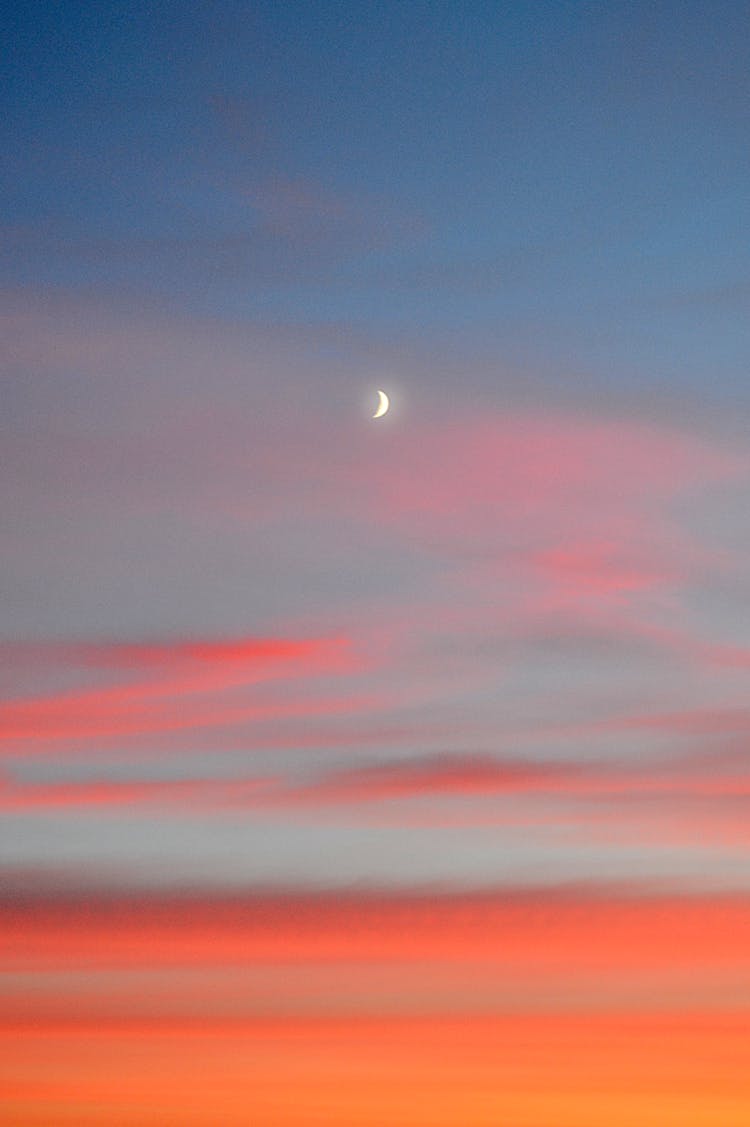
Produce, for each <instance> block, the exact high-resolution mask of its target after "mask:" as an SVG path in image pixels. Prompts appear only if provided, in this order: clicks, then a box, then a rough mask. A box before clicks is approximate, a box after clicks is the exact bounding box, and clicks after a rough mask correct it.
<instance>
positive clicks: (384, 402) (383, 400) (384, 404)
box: [372, 390, 391, 419]
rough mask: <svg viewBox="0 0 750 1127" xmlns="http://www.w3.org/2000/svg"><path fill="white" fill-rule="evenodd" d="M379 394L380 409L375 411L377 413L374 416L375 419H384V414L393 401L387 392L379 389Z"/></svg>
mask: <svg viewBox="0 0 750 1127" xmlns="http://www.w3.org/2000/svg"><path fill="white" fill-rule="evenodd" d="M378 395H379V397H380V398H379V401H378V409H377V411H376V412H375V414H374V415H373V416H372V417H373V419H382V417H383V415H384V414H385V413H386V411H387V410H388V408H389V407H390V405H391V401H390V399H389V398H388V396H387V395H386V394H385V392H384V391H380V390H379V391H378Z"/></svg>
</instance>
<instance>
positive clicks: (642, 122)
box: [1, 2, 750, 393]
mask: <svg viewBox="0 0 750 1127" xmlns="http://www.w3.org/2000/svg"><path fill="white" fill-rule="evenodd" d="M749 31H750V16H749V15H748V11H747V6H746V5H745V4H742V3H715V4H711V5H707V4H696V3H685V2H683V3H624V4H620V3H618V4H614V3H613V4H609V3H591V4H589V3H580V2H579V3H560V2H555V3H552V2H543V3H535V4H528V3H504V4H497V3H478V2H475V3H466V4H448V3H431V4H428V3H409V4H400V3H383V4H377V5H373V4H367V3H351V2H349V3H315V4H307V3H286V4H278V3H255V4H240V3H219V4H213V5H204V4H197V3H184V2H181V3H161V4H157V5H153V4H141V3H132V4H127V5H124V4H120V5H118V4H80V3H78V4H73V3H60V4H54V5H38V6H31V5H19V6H18V7H17V10H16V12H15V13H10V15H9V17H8V18H7V20H6V27H5V32H4V37H5V40H6V47H7V48H9V51H8V55H7V62H6V66H5V72H4V86H5V93H4V97H3V102H4V106H5V111H4V115H3V124H2V131H3V151H4V154H5V160H4V162H3V164H4V171H3V174H2V182H1V184H2V204H3V217H4V218H3V225H4V239H3V242H4V251H3V258H2V264H3V268H4V276H5V284H6V286H8V285H9V286H10V287H32V288H34V289H39V288H42V289H45V288H49V287H52V288H63V289H66V290H67V289H72V290H84V291H89V290H92V289H93V290H95V291H96V292H97V293H109V294H111V295H112V297H113V300H117V299H118V297H119V296H121V295H125V296H127V297H128V299H130V300H132V299H133V297H134V296H135V297H136V298H138V299H139V300H146V301H159V302H166V303H167V304H169V305H177V306H183V305H184V306H185V307H186V308H187V309H189V310H191V311H194V312H196V311H197V312H205V313H210V314H213V315H220V316H226V317H229V318H239V319H245V318H251V319H264V318H266V319H271V320H273V321H274V322H287V321H290V322H294V323H298V322H301V323H303V324H307V323H310V322H313V323H315V322H324V323H330V322H332V323H334V324H338V323H350V322H351V323H354V324H355V325H357V326H360V327H363V328H365V329H366V330H367V331H372V332H373V333H374V334H375V335H376V336H385V337H386V338H389V337H391V336H393V335H394V334H397V335H403V334H405V335H406V336H407V337H409V339H412V338H413V339H415V340H417V341H421V342H424V341H427V342H433V343H435V342H442V341H446V340H450V341H452V342H453V343H454V344H455V343H456V342H459V347H465V348H468V349H476V348H480V349H485V350H486V349H489V350H490V353H491V354H493V355H498V356H502V357H504V358H505V359H506V360H508V361H509V362H511V363H517V364H518V363H522V364H525V365H529V364H530V365H531V366H532V367H533V366H537V367H538V368H539V369H540V370H542V371H545V372H548V373H549V372H555V371H557V370H559V371H561V372H563V371H564V372H570V371H573V370H581V371H583V372H590V371H592V370H596V371H597V372H598V378H600V379H606V373H605V372H604V371H603V368H604V367H605V366H606V367H607V368H608V369H609V370H610V371H611V372H612V373H613V374H614V375H616V378H617V379H619V380H633V381H634V382H635V383H636V384H640V383H641V382H649V381H655V382H657V383H659V382H661V381H666V383H667V384H669V383H670V382H671V381H673V380H679V381H681V382H685V383H686V384H691V385H697V386H700V384H701V381H702V380H704V379H707V378H710V379H711V380H712V381H713V380H716V379H719V380H721V379H722V377H726V383H727V389H728V390H729V389H730V388H731V389H733V391H734V392H735V393H736V392H738V391H739V383H740V381H742V379H743V374H744V371H745V370H746V365H747V360H748V352H749V351H750V337H749V336H748V332H747V329H746V328H745V327H744V326H742V325H739V324H738V322H739V321H740V320H744V321H745V322H746V321H747V318H743V317H742V314H743V313H744V312H745V311H746V309H747V303H748V293H749V292H750V291H749V286H750V282H749V281H748V280H749V279H750V240H749V239H748V238H747V214H748V200H750V169H748V145H747V138H748V133H749V130H748V125H750V67H749V66H748V62H749V61H750V60H749V58H748V56H749V55H750V49H749V48H748V42H749V40H748V32H749ZM605 362H606V363H605ZM709 364H710V367H711V371H710V373H709V372H708V370H707V365H709Z"/></svg>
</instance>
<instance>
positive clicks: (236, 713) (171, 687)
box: [0, 638, 361, 752]
mask: <svg viewBox="0 0 750 1127" xmlns="http://www.w3.org/2000/svg"><path fill="white" fill-rule="evenodd" d="M3 649H4V651H5V654H6V657H10V656H12V658H13V659H14V663H15V664H16V665H21V666H23V665H24V664H26V665H27V666H28V665H30V666H31V667H32V669H33V668H35V667H37V668H38V667H42V668H43V667H45V666H51V667H52V669H53V670H54V669H55V668H58V669H60V667H62V669H63V670H65V671H68V672H69V671H70V670H71V669H74V670H75V669H78V670H84V671H85V670H86V668H87V667H88V668H89V669H95V670H96V671H97V672H99V673H100V674H101V673H102V672H104V673H106V674H109V677H110V678H111V677H112V676H114V677H116V678H117V679H116V680H115V683H114V684H112V683H109V684H105V685H100V686H97V687H95V688H93V687H92V688H85V689H78V690H73V691H70V690H67V691H62V692H60V691H58V692H53V693H48V694H46V695H39V696H37V697H26V698H20V699H12V698H11V699H6V700H4V701H3V702H2V704H0V743H2V744H3V745H4V746H5V748H6V750H8V751H10V752H12V751H13V749H17V748H19V747H26V748H28V747H32V748H33V747H34V746H35V745H41V746H42V747H45V746H49V745H50V744H54V742H55V741H58V740H70V739H80V740H83V741H90V740H92V739H93V740H96V739H97V738H100V737H122V736H128V735H138V734H142V733H154V732H161V731H170V730H175V729H177V730H179V729H183V728H194V727H198V728H204V727H208V728H210V727H221V726H223V725H228V724H231V723H237V722H240V721H243V720H252V719H257V718H258V717H269V716H271V717H272V716H274V715H283V714H284V713H285V712H287V713H288V712H290V711H291V713H292V714H294V712H295V710H296V711H297V713H299V712H302V713H303V714H307V713H313V714H315V713H316V712H319V711H323V712H325V711H326V710H327V709H328V708H331V707H333V708H334V710H335V707H336V705H335V703H332V702H331V700H330V699H329V698H326V697H320V698H318V699H316V700H313V701H306V702H294V701H291V702H287V703H285V702H284V700H283V699H277V701H276V702H275V703H269V702H268V701H265V702H263V701H258V700H255V701H254V702H253V701H242V700H241V701H239V702H238V701H237V700H236V699H235V698H234V697H233V696H231V693H232V691H233V690H242V689H248V688H252V687H253V686H257V685H260V684H263V685H267V684H268V682H272V681H277V680H281V681H284V680H290V681H292V682H293V681H294V680H295V679H297V680H299V679H303V678H309V679H310V680H311V681H312V682H313V683H314V681H315V678H316V677H320V676H325V675H328V676H331V675H332V674H334V673H339V674H341V673H344V672H351V671H352V670H354V669H359V668H360V667H361V663H360V661H359V660H358V659H357V658H356V656H355V655H354V654H353V653H352V651H351V649H350V647H349V645H348V644H347V642H346V640H345V639H342V638H323V639H314V638H313V639H309V638H308V639H298V640H295V639H287V638H284V639H282V638H279V639H265V638H260V639H256V638H251V639H248V638H242V639H221V640H216V639H194V640H191V641H180V640H178V641H173V642H171V643H169V642H157V643H154V642H151V643H144V642H141V643H126V642H114V643H98V644H97V643H88V644H86V643H72V644H66V643H58V642H47V643H42V642H36V643H15V644H14V643H6V644H5V645H4V647H3ZM134 674H135V679H133V675H134ZM227 694H230V696H229V699H228V700H227V699H226V695H227ZM222 698H224V699H223V701H222Z"/></svg>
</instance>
